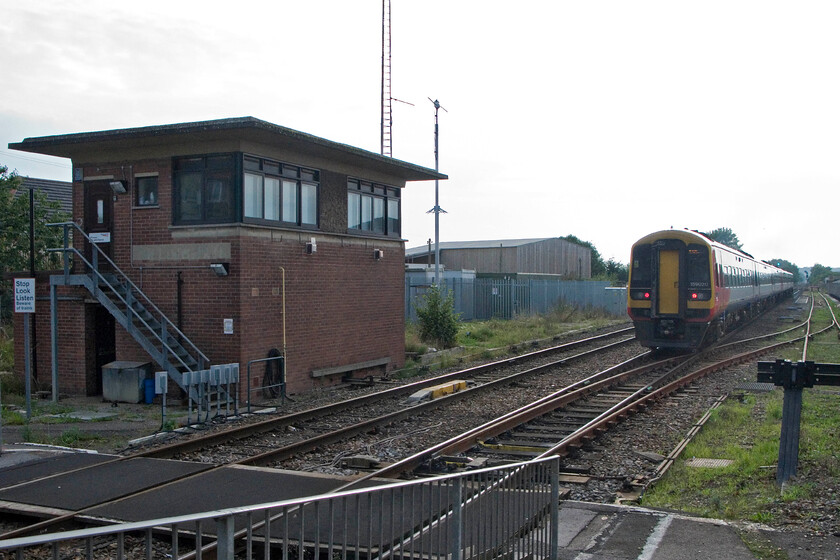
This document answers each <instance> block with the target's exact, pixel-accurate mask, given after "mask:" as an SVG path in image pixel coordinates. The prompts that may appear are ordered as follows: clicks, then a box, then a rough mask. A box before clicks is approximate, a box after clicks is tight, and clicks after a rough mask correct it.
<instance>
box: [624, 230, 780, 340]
mask: <svg viewBox="0 0 840 560" xmlns="http://www.w3.org/2000/svg"><path fill="white" fill-rule="evenodd" d="M792 287H793V276H792V275H791V274H790V273H789V272H787V271H784V270H782V269H780V268H777V267H775V266H773V265H770V264H768V263H766V262H763V261H758V260H755V259H754V258H752V257H751V256H750V255H748V254H747V253H744V252H742V251H738V250H736V249H732V248H730V247H727V246H726V245H722V244H720V243H717V242H715V241H712V240H711V239H709V238H707V237H706V236H704V235H702V234H700V233H697V232H694V231H689V230H665V231H659V232H656V233H652V234H650V235H647V236H645V237H643V238H642V239H640V240H639V241H637V242H636V243H635V244H634V245H633V249H632V255H631V261H630V280H629V286H628V289H627V313H628V314H629V315H630V318H631V319H632V321H633V324H634V325H635V327H636V338H637V339H638V340H639V342H640V343H641V344H642V346H646V347H648V348H682V349H689V350H693V349H696V348H699V347H701V346H702V345H703V344H704V343H705V342H708V341H710V340H714V339H716V338H717V337H718V336H720V334H722V333H723V332H724V331H725V330H726V329H727V328H728V327H730V326H731V325H732V324H734V323H735V322H737V321H738V320H740V319H742V318H744V317H747V316H751V315H753V314H755V313H758V312H760V311H761V310H762V309H763V308H764V307H765V306H766V305H767V304H769V303H771V302H773V301H776V300H777V299H778V298H779V297H780V296H781V295H782V294H784V293H786V292H789V291H790V290H791V289H792Z"/></svg>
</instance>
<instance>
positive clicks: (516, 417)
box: [347, 300, 833, 488]
mask: <svg viewBox="0 0 840 560" xmlns="http://www.w3.org/2000/svg"><path fill="white" fill-rule="evenodd" d="M812 313H813V300H812V307H811V311H810V312H809V317H808V319H807V320H806V321H805V322H804V323H802V324H798V325H796V326H794V327H792V328H787V329H783V330H782V331H777V332H773V333H770V334H765V335H761V336H755V337H750V338H745V339H742V340H738V341H736V342H727V341H726V340H724V341H723V342H722V343H721V344H719V345H716V346H714V347H711V348H709V349H708V350H706V351H703V352H700V353H698V354H695V355H692V356H690V357H686V358H682V359H678V358H675V359H670V360H662V361H658V362H654V363H651V364H648V365H645V366H642V367H638V368H634V369H631V370H628V371H624V372H621V373H615V372H612V371H610V370H609V369H608V370H605V371H602V372H599V373H597V374H595V375H593V376H591V377H589V378H587V379H584V380H581V381H579V382H577V383H575V384H573V385H570V386H568V387H565V388H563V389H562V390H560V391H558V392H557V393H555V394H552V395H549V396H548V397H545V398H543V399H540V400H538V401H535V402H533V403H530V404H529V405H527V406H525V407H522V408H520V409H518V410H516V411H513V412H510V413H509V414H506V415H504V416H501V417H499V418H497V419H494V420H493V421H491V422H487V423H485V424H483V425H482V426H479V427H477V428H473V429H470V430H467V431H465V432H464V433H462V434H459V435H458V436H456V437H453V438H451V439H449V440H447V441H445V442H441V443H439V444H437V445H435V446H432V447H430V448H428V449H424V450H422V451H420V452H418V453H415V454H414V455H412V456H410V457H407V458H405V459H403V460H401V461H398V462H396V463H394V464H392V465H388V466H386V467H384V468H382V469H379V470H376V471H374V472H371V473H369V474H368V475H366V476H365V477H362V479H361V480H360V481H358V482H361V481H363V480H366V479H368V478H373V477H381V476H392V477H393V476H399V475H401V474H404V473H406V472H409V471H414V470H416V469H418V468H427V469H428V468H431V469H432V470H434V469H435V468H448V469H451V468H453V467H455V468H469V467H473V466H475V467H478V466H489V465H493V464H496V463H505V462H512V461H516V460H522V459H523V457H524V458H528V457H533V458H536V457H545V456H550V455H560V456H566V455H568V454H569V453H570V452H572V451H574V450H576V449H579V448H580V447H581V446H583V445H586V444H588V443H590V442H592V441H593V440H594V439H595V438H596V437H598V436H600V435H602V434H604V433H605V432H607V431H608V430H609V429H611V428H612V427H613V426H616V425H618V424H619V422H620V421H621V420H622V419H624V418H626V417H627V416H629V415H632V414H635V413H636V412H638V411H640V410H643V409H646V408H647V407H649V406H651V405H652V404H654V403H656V402H657V401H659V400H661V399H664V398H666V397H669V396H672V395H674V394H676V393H677V392H678V391H685V390H686V388H688V387H690V386H691V385H692V384H694V383H695V382H697V381H698V380H699V379H701V378H703V377H704V376H706V375H709V374H711V373H714V372H717V371H720V370H725V369H727V368H732V367H734V366H736V365H738V364H742V363H747V362H752V361H755V360H756V359H757V358H758V357H760V356H762V355H765V354H767V353H768V352H771V351H773V350H775V349H777V348H779V347H781V346H784V345H788V344H792V343H795V342H797V341H801V340H804V341H806V346H807V340H808V339H809V338H810V337H811V336H813V335H812V334H811V331H810V325H811V314H812ZM832 327H833V325H829V326H827V327H825V328H824V329H822V330H826V329H830V328H832ZM802 330H804V331H805V334H804V335H803V336H792V334H793V333H794V332H795V331H802ZM820 332H822V331H820ZM778 337H782V338H784V340H782V341H774V342H772V343H769V344H768V343H767V342H766V340H767V339H770V338H778ZM575 470H576V471H579V470H580V467H579V466H578V467H577V468H576V469H575ZM354 484H355V483H354ZM352 486H353V485H348V486H347V487H348V488H349V487H352Z"/></svg>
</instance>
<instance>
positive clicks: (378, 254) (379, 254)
mask: <svg viewBox="0 0 840 560" xmlns="http://www.w3.org/2000/svg"><path fill="white" fill-rule="evenodd" d="M384 257H385V251H383V250H382V249H374V250H373V260H376V261H381V260H382V259H383V258H384Z"/></svg>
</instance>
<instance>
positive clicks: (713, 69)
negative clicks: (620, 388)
mask: <svg viewBox="0 0 840 560" xmlns="http://www.w3.org/2000/svg"><path fill="white" fill-rule="evenodd" d="M381 9H382V5H381V0H352V1H351V0H306V1H291V0H288V1H287V0H278V1H274V2H250V1H248V0H241V1H239V2H235V3H231V2H213V1H201V2H190V1H175V2H173V1H167V2H162V1H157V0H151V1H149V0H146V1H144V2H113V1H110V0H108V1H92V0H86V1H85V2H72V3H71V2H58V1H37V0H32V1H27V2H20V1H14V0H0V17H2V20H3V27H4V31H3V33H2V34H0V68H2V69H3V78H4V80H3V81H4V84H3V86H2V87H0V163H2V164H5V165H7V166H8V167H9V168H11V169H17V171H18V172H19V173H20V174H21V175H29V176H32V177H41V178H50V179H60V180H67V181H69V180H70V178H71V174H70V162H69V161H68V160H62V159H53V158H47V157H42V156H38V155H33V154H28V153H21V152H15V151H12V150H8V149H7V145H8V143H9V142H19V141H21V140H22V139H24V138H26V137H34V136H45V135H52V134H66V133H74V132H88V131H96V130H106V129H113V128H124V127H132V126H147V125H161V124H170V123H179V122H188V121H196V120H206V119H217V118H228V117H240V116H253V117H256V118H260V119H264V120H267V121H270V122H272V123H275V124H279V125H282V126H287V127H290V128H293V129H297V130H301V131H304V132H307V133H310V134H315V135H317V136H321V137H324V138H327V139H329V140H333V141H337V142H342V143H346V144H351V145H354V146H358V147H360V148H363V149H367V150H370V151H373V152H379V135H380V65H381V43H380V41H381V23H382V17H381ZM838 29H840V3H838V2H836V1H833V0H832V1H824V2H809V1H807V0H806V1H799V2H772V1H766V0H761V1H749V2H747V1H737V0H726V1H720V2H717V1H706V2H680V1H674V0H667V1H662V2H629V1H627V0H621V1H575V2H571V1H563V0H554V1H545V2H517V3H514V2H500V1H488V0H482V1H468V0H457V1H453V0H448V1H445V0H424V1H420V0H392V30H393V35H392V65H393V72H392V73H393V85H392V94H393V96H394V97H396V98H398V99H400V100H404V101H407V102H410V103H413V104H414V105H413V106H411V105H407V104H402V103H398V102H395V103H394V119H393V121H394V124H393V127H394V132H393V136H394V141H393V144H394V147H393V155H394V157H396V158H398V159H401V160H405V161H409V162H412V163H416V164H419V165H424V166H427V167H430V168H433V167H434V163H435V162H434V107H433V106H432V103H431V102H430V101H429V99H428V98H431V99H439V100H440V102H441V104H442V105H443V107H445V108H446V109H447V110H448V112H443V111H441V112H440V170H441V171H442V172H443V173H446V174H448V175H449V177H450V179H449V180H448V181H442V182H441V184H440V201H441V207H442V208H443V209H444V210H446V211H447V212H448V213H447V214H443V215H442V216H441V229H440V231H441V241H463V240H475V239H516V238H530V237H557V236H565V235H568V234H573V235H576V236H577V237H579V238H581V239H583V240H586V241H591V242H592V243H593V244H594V245H595V246H596V247H597V248H598V250H599V251H600V252H601V254H602V255H603V256H604V258H605V259H607V258H615V259H616V260H618V261H620V262H625V263H626V262H627V261H628V260H629V250H630V246H631V245H632V243H633V242H634V241H635V240H636V239H638V238H639V237H641V236H643V235H645V234H647V233H650V232H652V231H657V230H659V229H667V228H670V227H674V228H690V229H698V230H701V231H709V230H712V229H715V228H718V227H729V228H732V230H733V231H735V233H736V234H737V235H738V237H739V238H740V240H741V242H742V243H743V245H744V249H745V250H746V251H748V252H750V253H752V254H753V255H754V256H756V257H759V258H763V259H770V258H784V259H787V260H789V261H791V262H794V263H795V264H797V265H799V266H800V267H808V266H811V265H813V264H814V263H820V264H823V265H826V266H840V247H839V246H838V236H837V231H838V226H840V222H838V221H837V220H836V219H835V217H836V216H837V215H838V205H837V202H838V186H840V169H839V168H838V161H839V160H838V155H840V60H838V59H840V33H838ZM432 206H434V183H433V182H418V183H410V184H409V185H408V186H407V188H406V190H405V192H404V198H403V236H404V237H405V238H407V240H408V242H407V247H414V246H417V245H423V244H425V242H426V240H427V239H428V238H430V237H432V238H433V237H434V218H433V215H432V214H427V213H426V212H427V211H428V210H429V209H431V208H432Z"/></svg>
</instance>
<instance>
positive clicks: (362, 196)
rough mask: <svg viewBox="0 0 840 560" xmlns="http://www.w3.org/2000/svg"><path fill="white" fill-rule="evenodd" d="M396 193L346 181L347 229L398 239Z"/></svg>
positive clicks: (398, 191) (370, 184)
mask: <svg viewBox="0 0 840 560" xmlns="http://www.w3.org/2000/svg"><path fill="white" fill-rule="evenodd" d="M400 223H401V220H400V190H399V189H398V188H395V187H389V186H386V185H378V184H375V183H369V182H367V181H361V180H359V179H350V180H348V181H347V229H349V230H353V231H358V232H363V233H371V234H376V235H387V236H389V237H399V236H400Z"/></svg>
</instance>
